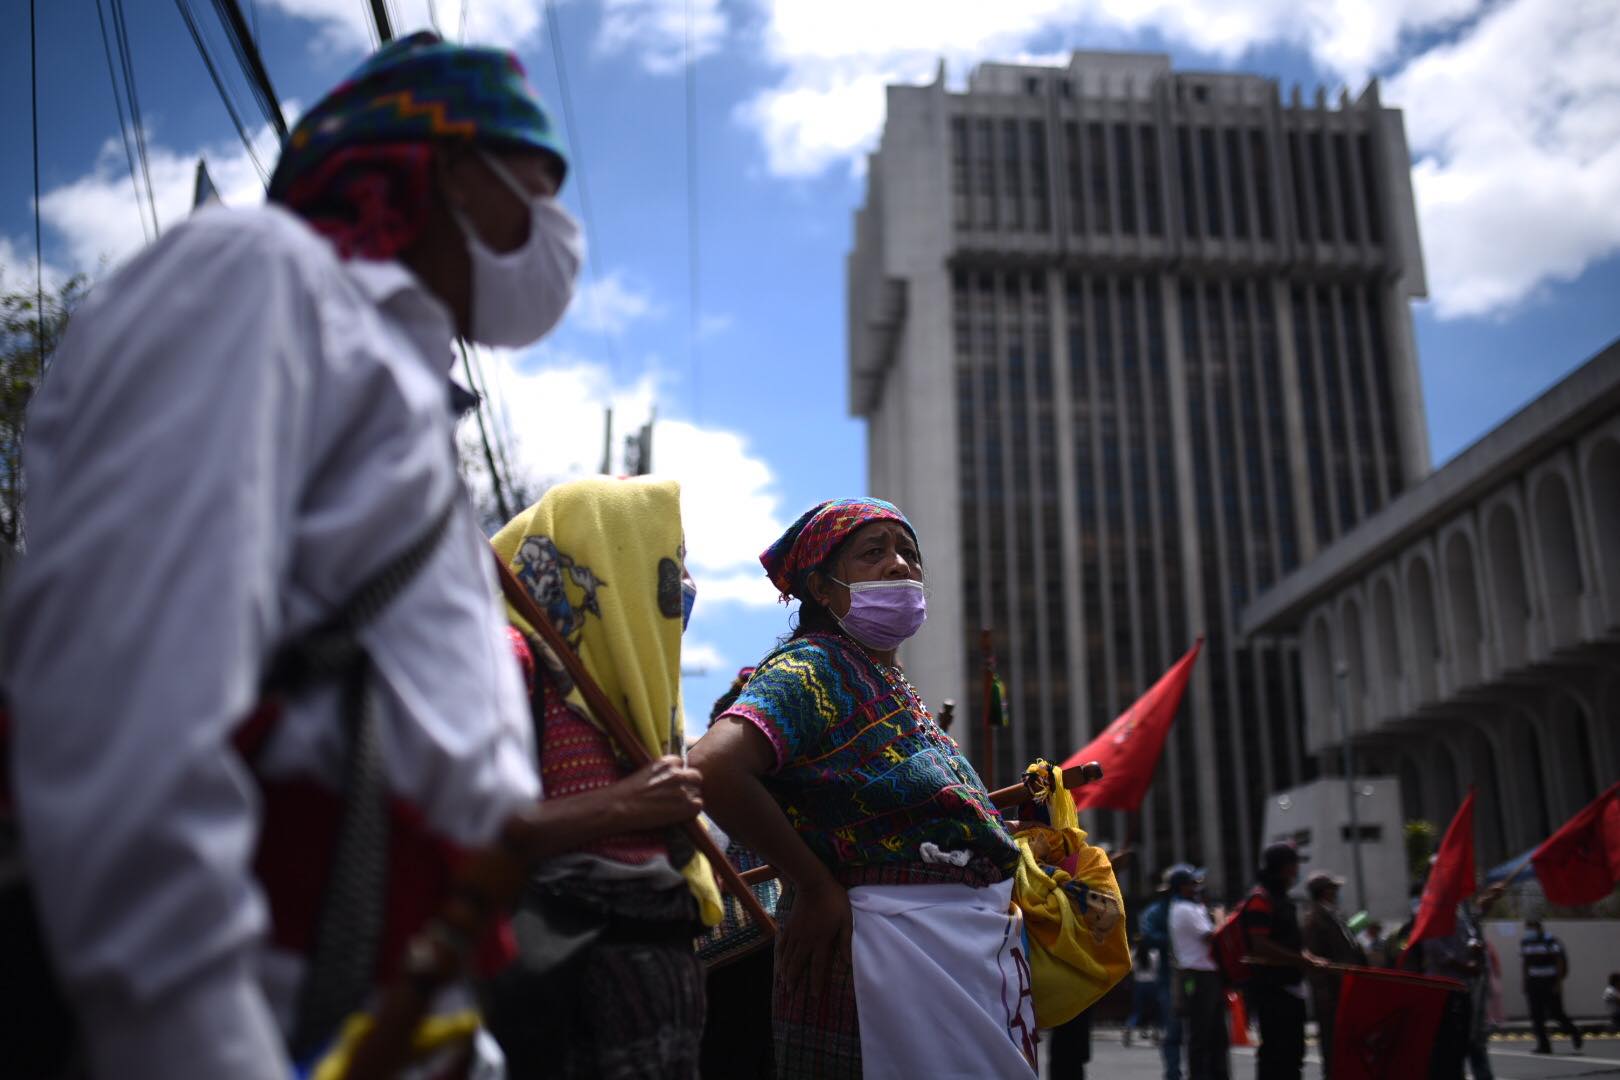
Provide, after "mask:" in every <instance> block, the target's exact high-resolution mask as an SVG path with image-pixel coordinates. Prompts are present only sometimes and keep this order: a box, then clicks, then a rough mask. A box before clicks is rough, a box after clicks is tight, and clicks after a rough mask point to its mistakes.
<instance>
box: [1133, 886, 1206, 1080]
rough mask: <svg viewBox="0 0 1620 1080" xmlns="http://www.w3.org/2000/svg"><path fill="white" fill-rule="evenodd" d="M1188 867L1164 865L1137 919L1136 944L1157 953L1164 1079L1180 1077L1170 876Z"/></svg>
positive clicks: (1179, 1026)
mask: <svg viewBox="0 0 1620 1080" xmlns="http://www.w3.org/2000/svg"><path fill="white" fill-rule="evenodd" d="M1182 869H1185V870H1191V869H1192V867H1191V866H1189V865H1188V864H1186V863H1175V864H1173V865H1171V866H1167V867H1165V870H1164V873H1163V874H1161V875H1159V888H1158V891H1157V892H1156V893H1155V895H1154V897H1153V899H1152V900H1150V901H1149V902H1148V903H1147V905H1146V906H1144V907H1143V908H1142V916H1141V918H1140V919H1139V920H1138V922H1137V927H1138V929H1139V931H1140V933H1141V937H1140V939H1139V941H1138V942H1137V944H1138V946H1139V947H1146V948H1150V949H1153V950H1154V951H1155V952H1157V953H1158V955H1159V983H1158V992H1159V1016H1160V1017H1162V1018H1163V1021H1164V1035H1163V1037H1162V1038H1161V1039H1160V1040H1159V1056H1160V1058H1161V1059H1162V1060H1163V1062H1164V1080H1181V1036H1182V1031H1181V1017H1180V1016H1178V1015H1177V1014H1176V1008H1175V969H1176V959H1175V954H1174V952H1173V950H1172V949H1171V947H1170V904H1171V901H1172V899H1173V894H1172V893H1171V891H1170V876H1171V875H1172V874H1174V873H1175V872H1176V871H1177V870H1182Z"/></svg>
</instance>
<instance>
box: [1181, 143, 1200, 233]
mask: <svg viewBox="0 0 1620 1080" xmlns="http://www.w3.org/2000/svg"><path fill="white" fill-rule="evenodd" d="M1176 166H1177V171H1178V172H1180V173H1181V227H1182V229H1183V230H1184V231H1185V232H1186V234H1187V236H1188V237H1189V238H1191V239H1193V240H1196V239H1198V232H1199V230H1198V189H1197V186H1196V185H1195V184H1194V182H1193V157H1192V135H1191V133H1190V132H1188V130H1187V129H1186V128H1184V127H1178V128H1176Z"/></svg>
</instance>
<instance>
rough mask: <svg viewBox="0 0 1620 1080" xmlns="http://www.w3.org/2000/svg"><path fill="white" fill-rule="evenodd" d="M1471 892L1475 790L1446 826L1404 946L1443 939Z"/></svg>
mask: <svg viewBox="0 0 1620 1080" xmlns="http://www.w3.org/2000/svg"><path fill="white" fill-rule="evenodd" d="M1473 895H1474V789H1473V788H1469V789H1468V797H1467V798H1465V799H1464V800H1463V801H1462V805H1461V806H1459V807H1458V808H1457V816H1456V817H1454V818H1452V819H1451V824H1450V825H1448V826H1446V835H1445V837H1444V838H1443V839H1442V840H1441V841H1440V853H1439V854H1438V855H1437V856H1436V857H1435V860H1434V865H1433V866H1431V867H1430V868H1429V880H1428V881H1427V882H1426V883H1425V884H1424V886H1423V900H1422V901H1421V902H1420V903H1419V904H1418V913H1417V917H1416V918H1415V919H1413V920H1412V933H1411V936H1409V937H1408V938H1407V939H1406V947H1407V948H1408V949H1410V948H1411V947H1412V946H1413V945H1416V944H1417V943H1418V942H1420V941H1422V940H1423V939H1424V938H1442V937H1446V936H1447V935H1449V934H1451V933H1452V932H1453V931H1454V930H1456V929H1457V905H1458V904H1460V903H1462V902H1463V901H1464V900H1466V899H1468V898H1469V897H1470V896H1473Z"/></svg>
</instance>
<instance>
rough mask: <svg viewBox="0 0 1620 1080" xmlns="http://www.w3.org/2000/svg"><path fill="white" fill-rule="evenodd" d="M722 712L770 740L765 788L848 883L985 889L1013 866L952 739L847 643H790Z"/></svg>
mask: <svg viewBox="0 0 1620 1080" xmlns="http://www.w3.org/2000/svg"><path fill="white" fill-rule="evenodd" d="M726 712H727V715H729V716H738V717H741V718H742V719H744V720H747V721H749V722H750V723H752V724H753V725H754V726H755V727H757V728H758V729H759V730H760V731H761V732H763V733H764V734H765V736H766V737H767V738H768V739H770V740H771V745H772V746H774V747H775V748H776V768H775V770H774V771H772V772H771V773H770V774H769V775H768V776H766V778H765V786H766V788H767V790H769V791H770V793H771V794H772V795H773V796H774V797H775V798H776V801H777V802H778V803H779V804H780V805H781V807H782V809H783V811H784V812H785V813H786V814H787V817H788V820H789V821H790V822H792V824H793V827H794V828H795V829H796V830H797V831H798V833H799V836H800V837H801V838H802V839H803V840H804V842H805V843H806V844H808V845H809V847H810V850H811V851H813V852H815V853H816V856H817V857H818V858H820V859H821V861H822V862H823V863H825V864H826V865H827V867H828V868H829V869H830V870H832V871H833V874H834V876H836V877H837V878H838V879H839V880H840V881H842V882H843V883H844V884H845V885H858V884H875V883H879V882H882V883H896V884H898V883H907V882H926V881H942V880H943V881H966V882H969V883H972V884H981V885H982V884H989V883H991V882H994V881H999V880H1002V879H1003V878H1005V877H1008V876H1010V875H1011V873H1012V871H1013V869H1014V867H1015V866H1016V865H1017V863H1018V848H1017V847H1016V846H1015V845H1014V844H1013V840H1012V836H1011V834H1009V833H1008V831H1007V827H1006V825H1005V824H1004V823H1003V822H1002V820H1001V814H1000V813H999V812H998V811H997V810H996V809H995V807H994V806H992V805H991V804H990V798H989V795H988V794H987V793H986V791H985V788H984V784H983V782H982V781H980V779H979V775H978V773H976V772H975V771H974V770H973V766H972V765H970V764H968V761H967V759H966V758H965V757H963V756H962V752H961V750H960V748H958V747H957V745H956V742H955V740H953V739H952V738H951V737H950V736H949V735H947V734H945V732H944V731H942V730H940V728H939V726H938V725H937V724H935V723H934V719H933V717H932V716H931V715H929V712H928V709H927V708H926V707H925V706H924V705H923V703H922V702H921V700H919V699H918V697H917V694H916V691H914V690H913V689H912V688H911V685H910V684H909V683H908V682H906V680H905V678H904V676H902V675H900V673H899V672H898V671H896V670H894V669H891V668H886V667H883V666H881V665H879V664H877V663H875V662H874V661H872V660H871V659H870V658H869V657H868V656H867V654H866V653H865V651H864V650H862V649H861V648H860V647H859V646H857V645H855V644H853V643H852V642H850V641H847V640H846V639H844V638H842V637H840V636H837V635H833V634H807V635H806V636H804V637H802V638H798V639H795V640H793V641H790V642H788V643H787V644H786V645H784V646H782V647H781V648H780V649H778V650H777V651H776V652H774V653H772V654H771V655H770V656H768V657H766V658H765V660H764V661H763V662H762V663H761V664H760V666H759V669H758V670H757V671H755V672H754V675H753V678H751V679H750V680H749V682H748V685H747V686H746V687H745V688H744V689H743V692H742V694H741V695H740V696H739V697H738V698H737V701H736V703H735V704H734V705H732V706H731V708H730V709H728V710H727V711H726Z"/></svg>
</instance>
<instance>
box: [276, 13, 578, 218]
mask: <svg viewBox="0 0 1620 1080" xmlns="http://www.w3.org/2000/svg"><path fill="white" fill-rule="evenodd" d="M438 139H467V140H469V141H477V142H480V143H485V144H493V145H496V146H503V145H504V146H508V147H518V148H529V149H533V150H544V151H546V152H548V153H550V154H553V155H555V156H556V158H557V161H558V164H559V166H560V167H561V168H562V169H564V170H566V169H567V165H568V151H567V148H566V147H565V146H564V145H563V140H562V137H561V135H559V134H558V132H557V129H556V127H555V125H553V124H552V122H551V117H550V116H549V115H548V114H547V113H546V110H545V109H544V108H543V107H542V106H541V105H540V99H539V98H538V97H537V96H536V95H535V92H534V90H533V89H532V88H531V87H530V86H529V82H528V79H527V78H526V77H525V76H524V73H523V65H522V64H521V63H519V62H518V58H517V57H516V56H515V55H513V54H512V53H510V52H506V51H505V50H502V49H491V48H484V47H474V46H467V45H455V44H451V43H449V42H446V41H442V40H440V39H439V37H438V35H436V34H433V33H430V32H428V31H423V32H421V33H417V34H412V35H411V36H410V37H407V38H401V39H400V40H398V41H395V42H391V43H390V44H388V45H387V46H385V47H384V48H381V49H379V50H377V52H375V53H373V54H372V55H371V57H370V58H369V59H367V60H366V62H365V63H363V64H361V65H360V67H359V68H358V69H356V70H355V72H354V74H352V75H351V76H349V78H348V79H347V80H346V81H345V82H344V83H343V84H342V85H341V86H339V87H338V88H337V89H335V90H333V91H332V92H331V93H330V94H327V95H326V96H325V97H324V98H322V99H321V100H320V101H319V102H317V103H316V105H315V107H314V108H313V109H311V110H310V111H309V112H307V113H305V114H304V115H303V117H302V118H300V119H299V121H298V126H297V127H295V128H294V129H293V132H292V134H291V135H290V136H288V138H287V142H286V145H284V146H283V147H282V149H281V161H280V162H279V163H278V164H277V165H276V172H275V175H274V176H273V177H271V179H270V198H272V199H276V200H281V199H282V197H283V195H284V194H285V193H286V191H287V188H288V187H289V185H291V184H293V183H294V182H296V181H297V180H298V178H299V177H301V176H303V175H305V174H306V173H308V172H310V171H311V170H313V169H315V168H316V167H317V166H319V164H320V163H321V162H322V161H323V160H325V159H326V158H327V157H328V156H329V155H331V154H333V153H334V152H336V151H338V150H341V149H345V148H350V147H355V146H361V145H367V144H379V143H420V142H428V141H431V140H438Z"/></svg>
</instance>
